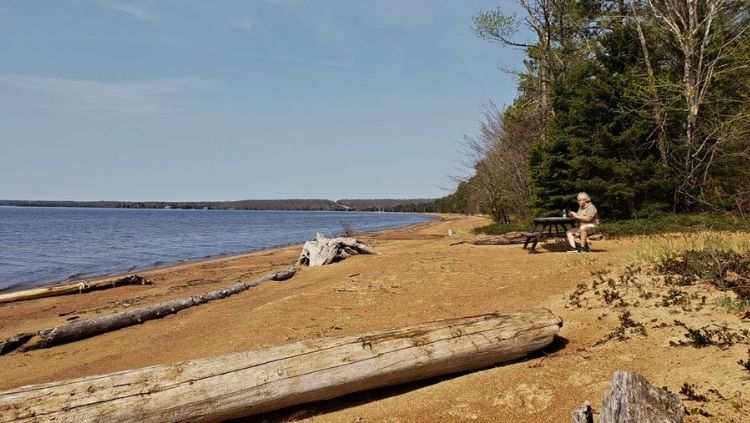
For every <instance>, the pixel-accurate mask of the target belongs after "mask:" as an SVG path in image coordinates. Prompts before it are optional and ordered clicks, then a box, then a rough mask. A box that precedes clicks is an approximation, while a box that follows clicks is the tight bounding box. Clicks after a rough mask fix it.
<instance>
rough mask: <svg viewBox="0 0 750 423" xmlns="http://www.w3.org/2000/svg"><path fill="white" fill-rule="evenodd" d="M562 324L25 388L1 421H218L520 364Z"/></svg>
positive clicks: (423, 334) (438, 326)
mask: <svg viewBox="0 0 750 423" xmlns="http://www.w3.org/2000/svg"><path fill="white" fill-rule="evenodd" d="M561 324H562V322H561V320H560V318H559V317H557V316H555V315H553V314H552V313H551V312H550V311H549V310H546V309H534V310H528V311H519V312H513V313H492V314H485V315H481V316H475V317H467V318H460V319H451V320H443V321H438V322H431V323H424V324H419V325H414V326H407V327H403V328H399V329H393V330H386V331H379V332H371V333H367V334H363V335H359V336H347V337H341V338H329V339H319V340H314V341H302V342H297V343H294V344H289V345H284V346H279V347H273V348H267V349H263V350H258V351H249V352H241V353H234V354H228V355H223V356H219V357H212V358H202V359H197V360H191V361H185V362H181V363H177V364H173V365H160V366H152V367H146V368H142V369H136V370H128V371H122V372H117V373H111V374H108V375H101V376H90V377H85V378H80V379H73V380H66V381H59V382H52V383H47V384H41V385H31V386H24V387H20V388H16V389H12V390H9V391H5V392H0V422H18V421H31V420H35V419H43V420H55V421H57V422H73V421H74V422H93V421H108V422H117V421H139V422H168V421H188V420H190V421H218V420H222V419H229V418H235V417H243V416H249V415H253V414H258V413H263V412H267V411H272V410H276V409H280V408H283V407H287V406H290V405H295V404H300V403H306V402H312V401H319V400H325V399H330V398H335V397H338V396H341V395H345V394H349V393H352V392H357V391H363V390H367V389H373V388H378V387H383V386H390V385H395V384H400V383H405V382H410V381H415V380H420V379H424V378H429V377H433V376H438V375H444V374H449V373H455V372H461V371H468V370H474V369H478V368H483V367H487V366H491V365H494V364H497V363H500V362H505V361H509V360H515V359H519V358H521V357H524V356H526V355H527V354H528V353H529V352H532V351H535V350H538V349H540V348H544V347H546V346H547V345H549V344H550V343H551V342H552V341H553V338H554V336H555V335H556V334H557V333H558V331H559V328H560V326H561Z"/></svg>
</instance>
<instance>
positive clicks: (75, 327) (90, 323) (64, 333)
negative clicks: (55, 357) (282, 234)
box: [0, 266, 296, 355]
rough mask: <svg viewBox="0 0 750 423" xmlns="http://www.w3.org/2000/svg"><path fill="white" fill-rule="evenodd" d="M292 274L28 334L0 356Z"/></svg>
mask: <svg viewBox="0 0 750 423" xmlns="http://www.w3.org/2000/svg"><path fill="white" fill-rule="evenodd" d="M295 272H296V268H295V267H294V266H292V267H290V268H289V269H287V270H285V271H282V272H277V273H273V274H271V275H268V276H264V277H263V278H261V279H259V280H257V281H247V282H238V283H236V284H234V285H232V286H230V287H227V288H222V289H219V290H216V291H211V292H207V293H205V294H202V295H196V296H194V297H189V298H182V299H179V300H172V301H167V302H164V303H159V304H154V305H151V306H148V307H143V308H138V309H135V310H128V311H124V312H121V313H115V314H111V315H108V316H101V317H94V318H91V319H85V320H79V321H76V322H73V323H68V324H66V325H62V326H58V327H55V328H51V329H44V330H41V331H39V332H38V333H37V334H35V335H34V336H31V337H27V336H25V335H28V334H21V335H17V336H15V337H13V338H11V339H9V340H6V341H5V342H2V343H0V355H1V354H7V353H8V352H11V351H13V350H16V349H20V351H29V350H35V349H39V348H49V347H52V346H55V345H61V344H66V343H68V342H73V341H77V340H80V339H85V338H90V337H92V336H96V335H99V334H102V333H106V332H111V331H113V330H117V329H121V328H124V327H128V326H132V325H136V324H139V323H143V322H145V321H147V320H153V319H160V318H162V317H164V316H168V315H170V314H174V313H177V312H178V311H180V310H184V309H186V308H189V307H194V306H197V305H201V304H205V303H207V302H209V301H214V300H218V299H221V298H226V297H229V296H230V295H234V294H237V293H239V292H242V291H245V290H247V289H249V288H252V287H254V286H257V285H260V284H261V283H263V282H266V281H269V280H276V281H283V280H286V279H289V278H291V277H292V276H294V273H295ZM19 337H20V338H19Z"/></svg>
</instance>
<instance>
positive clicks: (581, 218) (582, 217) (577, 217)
mask: <svg viewBox="0 0 750 423" xmlns="http://www.w3.org/2000/svg"><path fill="white" fill-rule="evenodd" d="M570 214H571V216H573V218H574V219H575V220H577V221H579V222H583V223H591V222H592V221H593V220H594V216H585V215H582V214H578V213H576V212H570Z"/></svg>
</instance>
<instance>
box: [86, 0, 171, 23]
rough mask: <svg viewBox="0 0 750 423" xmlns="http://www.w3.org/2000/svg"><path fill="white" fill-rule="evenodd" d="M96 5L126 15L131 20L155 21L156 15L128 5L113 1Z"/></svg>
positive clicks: (100, 2)
mask: <svg viewBox="0 0 750 423" xmlns="http://www.w3.org/2000/svg"><path fill="white" fill-rule="evenodd" d="M97 3H98V4H99V5H100V6H102V7H106V8H107V9H110V10H114V11H115V12H119V13H122V14H125V15H128V16H129V17H131V18H135V19H138V20H141V21H156V20H157V18H156V15H154V14H153V13H151V12H150V11H148V10H146V9H144V8H142V7H139V6H136V5H133V4H130V3H122V2H115V1H98V2H97Z"/></svg>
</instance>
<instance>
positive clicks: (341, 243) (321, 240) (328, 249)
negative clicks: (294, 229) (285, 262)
mask: <svg viewBox="0 0 750 423" xmlns="http://www.w3.org/2000/svg"><path fill="white" fill-rule="evenodd" d="M355 254H375V250H373V249H372V248H371V247H369V246H367V245H365V244H363V243H361V242H359V241H358V240H356V239H354V238H326V237H325V236H324V235H323V234H321V233H317V234H316V235H315V239H314V240H312V241H307V242H305V245H304V246H303V247H302V254H300V256H299V263H300V264H303V265H306V266H310V267H314V266H324V265H326V264H331V263H335V262H337V261H341V260H343V259H345V258H347V257H349V256H352V255H355Z"/></svg>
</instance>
